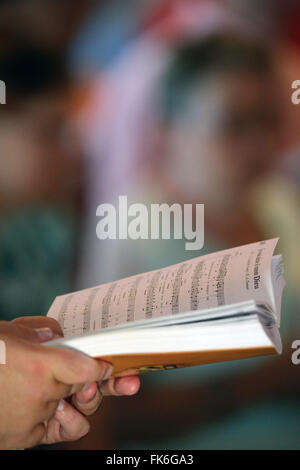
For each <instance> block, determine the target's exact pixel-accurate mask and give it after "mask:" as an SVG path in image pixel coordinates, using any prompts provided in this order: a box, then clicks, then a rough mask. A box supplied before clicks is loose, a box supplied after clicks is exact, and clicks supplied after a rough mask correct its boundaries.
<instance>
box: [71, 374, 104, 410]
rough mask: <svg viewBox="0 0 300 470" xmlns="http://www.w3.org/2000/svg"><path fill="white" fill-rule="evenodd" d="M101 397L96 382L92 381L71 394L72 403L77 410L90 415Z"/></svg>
mask: <svg viewBox="0 0 300 470" xmlns="http://www.w3.org/2000/svg"><path fill="white" fill-rule="evenodd" d="M102 398H103V395H102V393H101V392H100V390H99V389H98V386H97V383H96V382H93V383H92V384H90V385H89V384H88V385H87V386H86V387H84V388H83V390H82V391H80V392H79V393H76V394H75V395H73V397H72V403H73V405H74V406H75V407H76V408H77V410H78V411H80V412H81V413H83V414H84V415H86V416H91V415H92V414H94V413H96V411H97V410H98V408H99V406H100V404H101V402H102Z"/></svg>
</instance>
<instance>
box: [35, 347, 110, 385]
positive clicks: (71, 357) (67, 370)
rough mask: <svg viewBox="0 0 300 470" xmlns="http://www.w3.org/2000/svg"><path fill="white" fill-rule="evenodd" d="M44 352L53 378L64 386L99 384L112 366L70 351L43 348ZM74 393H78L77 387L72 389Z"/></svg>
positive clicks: (108, 374)
mask: <svg viewBox="0 0 300 470" xmlns="http://www.w3.org/2000/svg"><path fill="white" fill-rule="evenodd" d="M44 351H45V352H44V354H45V356H46V357H47V360H48V361H49V362H50V368H51V372H52V374H53V376H54V378H55V379H56V380H57V381H58V382H61V383H64V384H69V385H79V384H85V383H92V382H99V381H102V380H105V379H106V378H108V377H109V376H110V375H111V373H112V366H111V365H110V364H109V363H108V362H105V361H96V360H95V359H92V358H91V357H89V356H86V355H85V354H82V353H79V352H77V351H74V350H71V349H55V348H47V347H45V348H44ZM81 388H82V387H81ZM75 391H78V387H77V388H76V387H75V388H74V390H73V393H74V392H75Z"/></svg>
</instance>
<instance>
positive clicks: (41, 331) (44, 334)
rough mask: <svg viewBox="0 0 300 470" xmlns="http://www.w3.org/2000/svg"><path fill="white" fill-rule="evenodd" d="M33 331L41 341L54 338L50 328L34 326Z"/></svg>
mask: <svg viewBox="0 0 300 470" xmlns="http://www.w3.org/2000/svg"><path fill="white" fill-rule="evenodd" d="M35 331H36V334H37V335H38V337H39V340H40V342H41V343H43V342H45V341H49V340H50V339H53V338H54V333H53V331H52V330H51V328H35Z"/></svg>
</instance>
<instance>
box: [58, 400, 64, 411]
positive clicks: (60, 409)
mask: <svg viewBox="0 0 300 470" xmlns="http://www.w3.org/2000/svg"><path fill="white" fill-rule="evenodd" d="M65 404H66V403H65V400H59V403H58V406H57V408H56V411H63V409H64V407H65Z"/></svg>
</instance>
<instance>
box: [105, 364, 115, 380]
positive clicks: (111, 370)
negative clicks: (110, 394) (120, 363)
mask: <svg viewBox="0 0 300 470" xmlns="http://www.w3.org/2000/svg"><path fill="white" fill-rule="evenodd" d="M113 371H114V368H113V366H111V365H110V366H109V367H108V369H107V371H106V373H105V375H104V377H103V379H102V380H107V379H109V377H110V376H111V375H112V373H113Z"/></svg>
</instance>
